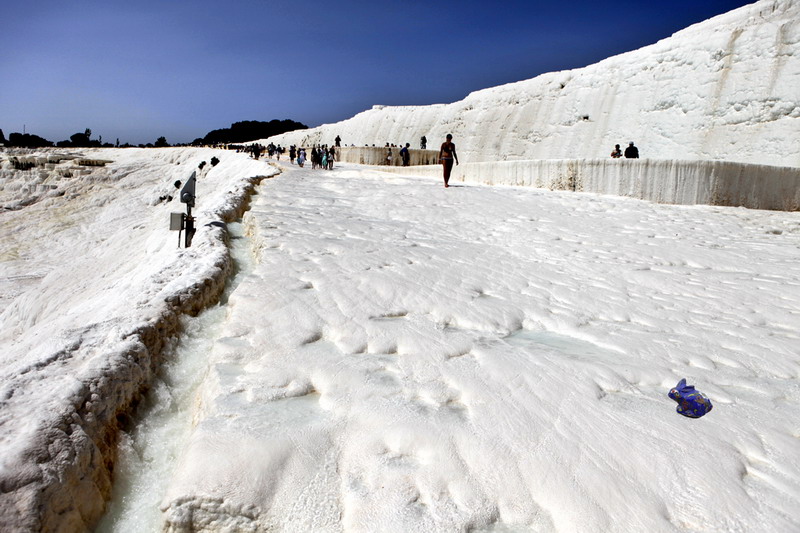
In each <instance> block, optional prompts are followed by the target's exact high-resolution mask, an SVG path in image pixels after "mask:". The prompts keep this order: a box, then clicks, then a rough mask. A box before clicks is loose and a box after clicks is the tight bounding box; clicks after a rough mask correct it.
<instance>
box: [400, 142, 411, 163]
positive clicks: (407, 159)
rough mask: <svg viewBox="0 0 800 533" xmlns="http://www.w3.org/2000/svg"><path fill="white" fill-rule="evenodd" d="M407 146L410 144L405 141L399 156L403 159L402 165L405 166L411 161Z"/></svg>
mask: <svg viewBox="0 0 800 533" xmlns="http://www.w3.org/2000/svg"><path fill="white" fill-rule="evenodd" d="M409 146H411V144H410V143H406V145H405V146H403V147H402V148H401V149H400V158H401V159H402V160H403V166H404V167H407V166H408V164H409V162H410V161H411V155H410V154H409V153H408V147H409Z"/></svg>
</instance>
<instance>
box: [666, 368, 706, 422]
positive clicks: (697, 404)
mask: <svg viewBox="0 0 800 533" xmlns="http://www.w3.org/2000/svg"><path fill="white" fill-rule="evenodd" d="M669 397H670V398H672V399H673V400H675V401H676V402H678V409H677V411H678V413H680V414H682V415H683V416H688V417H689V418H700V417H701V416H703V415H704V414H706V413H707V412H709V411H711V409H713V408H714V406H713V405H711V400H709V399H708V398H706V396H705V395H704V394H703V393H702V392H700V391H698V390H695V388H694V385H687V384H686V379H685V378H684V379H682V380H680V381H679V382H678V384H677V385H675V388H673V389H671V390H670V391H669Z"/></svg>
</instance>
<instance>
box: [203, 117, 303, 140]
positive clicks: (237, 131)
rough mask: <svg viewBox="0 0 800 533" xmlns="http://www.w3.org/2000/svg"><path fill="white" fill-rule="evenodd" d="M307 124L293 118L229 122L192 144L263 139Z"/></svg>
mask: <svg viewBox="0 0 800 533" xmlns="http://www.w3.org/2000/svg"><path fill="white" fill-rule="evenodd" d="M304 129H308V126H306V125H305V124H303V123H301V122H295V121H294V120H288V119H286V120H270V121H269V122H261V121H258V120H245V121H242V122H235V123H233V124H231V127H230V128H223V129H219V130H213V131H210V132H208V134H207V135H206V136H205V137H203V138H202V139H195V141H194V142H193V143H192V144H229V143H244V142H248V141H253V140H255V139H263V138H266V137H272V136H273V135H280V134H281V133H286V132H287V131H294V130H304Z"/></svg>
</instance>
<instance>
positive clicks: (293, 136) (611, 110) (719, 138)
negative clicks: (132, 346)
mask: <svg viewBox="0 0 800 533" xmlns="http://www.w3.org/2000/svg"><path fill="white" fill-rule="evenodd" d="M799 50H800V2H798V1H797V0H762V1H760V2H756V3H755V4H752V5H750V6H745V7H742V8H740V9H737V10H734V11H731V12H730V13H727V14H724V15H720V16H718V17H714V18H712V19H710V20H707V21H705V22H702V23H699V24H695V25H693V26H691V27H689V28H687V29H685V30H683V31H680V32H678V33H676V34H675V35H673V36H672V37H670V38H668V39H664V40H662V41H659V42H658V43H656V44H653V45H651V46H647V47H645V48H642V49H640V50H636V51H633V52H628V53H625V54H621V55H618V56H615V57H611V58H608V59H606V60H604V61H601V62H599V63H597V64H595V65H591V66H588V67H585V68H582V69H577V70H571V71H563V72H553V73H549V74H543V75H541V76H538V77H536V78H533V79H530V80H526V81H520V82H517V83H509V84H507V85H503V86H501V87H493V88H491V89H485V90H482V91H477V92H474V93H472V94H470V95H469V96H467V97H466V98H465V99H463V100H461V101H459V102H455V103H452V104H440V105H432V106H418V107H385V106H375V107H374V108H373V109H371V110H368V111H365V112H363V113H361V114H359V115H356V116H355V117H353V118H351V119H348V120H345V121H343V122H339V123H336V124H329V125H324V126H320V127H318V128H314V129H312V130H303V131H296V132H290V133H286V134H284V135H280V136H277V137H273V138H271V139H270V140H272V141H274V142H275V143H276V144H277V143H281V144H282V145H283V146H289V145H290V144H298V145H311V144H316V143H320V144H333V140H334V138H335V137H336V136H337V135H339V136H340V137H341V138H342V142H343V144H345V145H350V144H354V145H356V146H363V145H365V144H368V145H373V144H377V145H378V146H383V145H384V144H385V143H387V142H388V143H394V144H397V145H405V143H406V142H410V143H412V145H413V146H414V147H418V140H419V139H420V137H422V136H423V135H424V136H426V137H427V139H428V147H429V148H433V149H438V143H441V142H442V141H443V140H444V136H445V134H447V133H452V134H453V135H454V137H455V139H454V141H455V143H456V144H457V146H458V149H459V153H460V155H461V159H462V161H464V162H480V161H497V160H507V159H510V160H514V159H574V158H606V157H608V155H609V153H610V152H611V150H612V149H613V147H614V145H615V144H621V145H622V146H623V147H625V146H626V145H627V144H628V142H629V141H635V143H636V144H637V145H638V146H639V147H640V150H641V153H642V157H645V158H655V159H722V160H726V161H739V162H745V163H760V164H765V165H777V166H794V167H800V150H798V149H797V131H798V121H799V119H800V90H798V87H800V57H798V55H800V51H799Z"/></svg>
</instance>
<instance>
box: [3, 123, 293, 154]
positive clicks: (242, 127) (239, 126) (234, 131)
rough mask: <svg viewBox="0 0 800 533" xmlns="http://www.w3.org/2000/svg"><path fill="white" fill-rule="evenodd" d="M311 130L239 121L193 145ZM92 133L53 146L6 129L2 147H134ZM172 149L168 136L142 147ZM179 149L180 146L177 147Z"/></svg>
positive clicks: (50, 142) (31, 135)
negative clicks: (106, 140)
mask: <svg viewBox="0 0 800 533" xmlns="http://www.w3.org/2000/svg"><path fill="white" fill-rule="evenodd" d="M301 129H308V126H306V125H305V124H302V123H300V122H295V121H294V120H288V119H287V120H270V121H269V122H261V121H258V120H246V121H243V122H236V123H234V124H231V127H230V128H224V129H219V130H213V131H210V132H208V134H206V136H205V137H201V138H197V139H195V140H194V141H193V142H192V145H195V146H199V145H204V144H231V143H242V142H247V141H255V140H256V139H266V138H267V137H272V136H273V135H280V134H281V133H286V132H287V131H293V130H301ZM91 137H92V130H90V129H89V128H86V129H85V130H84V131H83V132H82V133H80V132H79V133H75V134H73V135H71V136H70V138H69V140H68V141H67V140H64V141H59V142H57V143H53V142H52V141H48V140H47V139H44V138H42V137H39V136H38V135H33V134H30V133H10V134H9V135H8V140H6V137H5V135H4V134H3V130H0V146H10V147H18V148H45V147H49V146H54V145H55V146H58V147H59V148H101V147H102V148H113V147H115V146H116V147H120V146H122V147H123V148H127V147H130V146H132V145H130V144H127V143H126V144H123V145H120V144H119V139H117V143H116V144H111V143H105V144H104V143H103V137H102V136H100V137H99V138H97V139H92V138H91ZM167 146H170V144H169V143H168V142H167V139H166V137H159V138H158V139H156V142H155V143H147V144H140V145H139V147H140V148H152V147H155V148H163V147H167ZM176 146H179V145H176Z"/></svg>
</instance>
